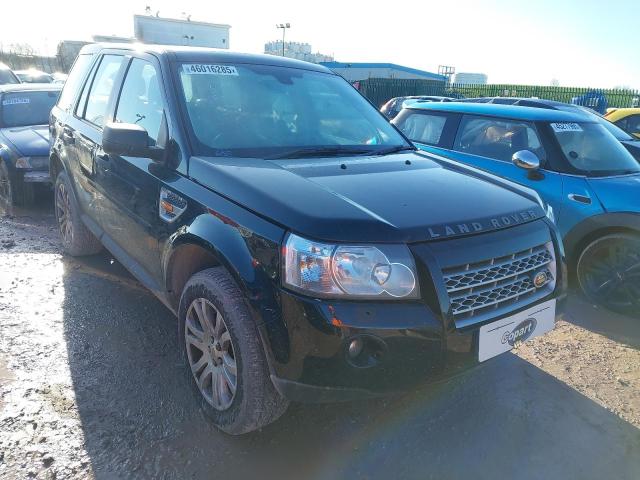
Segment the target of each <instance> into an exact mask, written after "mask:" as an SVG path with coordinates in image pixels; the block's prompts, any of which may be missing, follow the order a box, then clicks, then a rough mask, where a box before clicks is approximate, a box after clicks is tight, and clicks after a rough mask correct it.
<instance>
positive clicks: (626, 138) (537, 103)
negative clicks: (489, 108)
mask: <svg viewBox="0 0 640 480" xmlns="http://www.w3.org/2000/svg"><path fill="white" fill-rule="evenodd" d="M464 101H465V102H471V103H495V104H499V105H519V106H522V107H534V108H547V109H550V110H562V111H565V112H577V113H583V114H586V115H588V116H591V118H594V119H595V120H597V121H598V123H600V124H601V125H602V126H603V127H605V128H606V129H607V130H608V131H609V133H611V134H612V135H613V136H614V137H616V138H617V139H618V141H620V142H621V143H622V144H623V145H624V147H625V148H626V149H627V150H629V153H631V155H633V156H634V158H635V159H636V160H638V161H639V162H640V138H636V137H634V136H633V135H630V134H629V133H627V132H625V131H624V130H623V129H622V128H620V127H618V126H617V125H615V124H613V123H611V122H610V121H609V120H607V119H606V118H605V117H603V116H602V115H600V114H599V113H598V112H596V111H595V110H593V109H591V108H589V107H584V106H582V105H571V104H568V103H562V102H558V101H555V100H545V99H542V98H520V97H482V98H468V99H465V100H464Z"/></svg>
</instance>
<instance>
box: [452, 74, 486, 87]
mask: <svg viewBox="0 0 640 480" xmlns="http://www.w3.org/2000/svg"><path fill="white" fill-rule="evenodd" d="M454 83H461V84H464V85H486V84H487V74H486V73H464V72H460V73H456V78H455V81H454Z"/></svg>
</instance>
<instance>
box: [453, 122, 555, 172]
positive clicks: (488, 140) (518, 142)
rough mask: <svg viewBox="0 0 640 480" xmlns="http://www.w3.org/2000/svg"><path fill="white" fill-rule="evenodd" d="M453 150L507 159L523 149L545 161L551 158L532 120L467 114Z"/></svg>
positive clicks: (495, 158)
mask: <svg viewBox="0 0 640 480" xmlns="http://www.w3.org/2000/svg"><path fill="white" fill-rule="evenodd" d="M453 149H454V150H457V151H459V152H462V153H469V154H472V155H478V156H481V157H487V158H492V159H494V160H502V161H504V162H510V161H511V158H512V156H513V154H514V153H516V152H518V151H520V150H529V151H531V152H533V153H535V154H536V155H537V156H538V158H539V159H540V161H541V162H544V161H545V160H546V158H547V156H546V153H545V151H544V148H543V147H542V143H541V142H540V137H539V136H538V133H537V131H536V129H535V126H534V125H533V124H532V123H529V122H522V121H518V120H507V119H501V118H488V117H474V116H472V115H465V116H464V117H463V119H462V122H461V124H460V128H459V130H458V135H457V138H456V140H455V144H454V147H453Z"/></svg>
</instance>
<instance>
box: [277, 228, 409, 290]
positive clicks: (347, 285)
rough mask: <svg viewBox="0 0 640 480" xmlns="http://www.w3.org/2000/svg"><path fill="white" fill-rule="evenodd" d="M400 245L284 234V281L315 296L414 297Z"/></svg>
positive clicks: (404, 250)
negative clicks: (338, 242) (333, 241)
mask: <svg viewBox="0 0 640 480" xmlns="http://www.w3.org/2000/svg"><path fill="white" fill-rule="evenodd" d="M416 277H417V274H416V266H415V262H414V261H413V257H412V256H411V253H410V252H409V249H408V248H407V247H406V245H375V246H374V245H333V244H328V243H319V242H314V241H311V240H306V239H304V238H302V237H299V236H297V235H294V234H290V235H289V236H288V237H287V241H286V243H285V251H284V284H285V285H286V286H287V287H289V288H291V289H293V290H296V291H299V292H302V293H306V294H308V295H313V296H317V297H346V298H376V299H394V298H402V299H406V298H418V297H419V293H420V292H419V289H418V282H417V280H416Z"/></svg>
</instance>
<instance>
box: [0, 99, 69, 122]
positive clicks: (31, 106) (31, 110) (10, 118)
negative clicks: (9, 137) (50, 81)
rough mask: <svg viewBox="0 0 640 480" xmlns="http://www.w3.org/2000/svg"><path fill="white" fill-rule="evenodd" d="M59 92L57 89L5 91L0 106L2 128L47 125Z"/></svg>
mask: <svg viewBox="0 0 640 480" xmlns="http://www.w3.org/2000/svg"><path fill="white" fill-rule="evenodd" d="M59 94H60V92H58V91H39V92H26V91H25V92H11V93H5V94H4V95H3V96H2V106H1V108H0V125H1V126H2V127H3V128H4V127H24V126H27V125H47V124H48V123H49V113H50V112H51V109H52V108H53V106H54V105H55V103H56V101H57V100H58V95H59Z"/></svg>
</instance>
